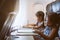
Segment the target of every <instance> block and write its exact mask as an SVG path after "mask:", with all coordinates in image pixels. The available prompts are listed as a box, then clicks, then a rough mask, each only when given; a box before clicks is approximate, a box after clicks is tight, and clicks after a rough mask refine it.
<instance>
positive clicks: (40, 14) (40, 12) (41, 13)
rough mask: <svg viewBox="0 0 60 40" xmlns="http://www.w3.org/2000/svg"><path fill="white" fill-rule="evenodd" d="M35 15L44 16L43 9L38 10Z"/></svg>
mask: <svg viewBox="0 0 60 40" xmlns="http://www.w3.org/2000/svg"><path fill="white" fill-rule="evenodd" d="M36 16H42V17H44V12H43V11H38V12H37V13H36Z"/></svg>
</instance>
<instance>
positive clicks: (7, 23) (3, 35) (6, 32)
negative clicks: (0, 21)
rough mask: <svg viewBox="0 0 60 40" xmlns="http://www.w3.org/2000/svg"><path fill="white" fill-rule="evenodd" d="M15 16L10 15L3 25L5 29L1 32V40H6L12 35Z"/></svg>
mask: <svg viewBox="0 0 60 40" xmlns="http://www.w3.org/2000/svg"><path fill="white" fill-rule="evenodd" d="M14 18H15V14H12V13H10V14H9V15H8V17H7V19H6V21H5V23H4V25H3V28H2V30H1V32H0V40H6V38H7V36H8V35H10V30H11V25H12V23H13V21H14Z"/></svg>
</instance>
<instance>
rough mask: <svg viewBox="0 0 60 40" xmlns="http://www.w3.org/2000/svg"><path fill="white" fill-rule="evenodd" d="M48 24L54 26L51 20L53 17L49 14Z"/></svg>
mask: <svg viewBox="0 0 60 40" xmlns="http://www.w3.org/2000/svg"><path fill="white" fill-rule="evenodd" d="M47 25H48V26H52V25H53V23H52V21H51V19H50V17H49V16H48V21H47Z"/></svg>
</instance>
